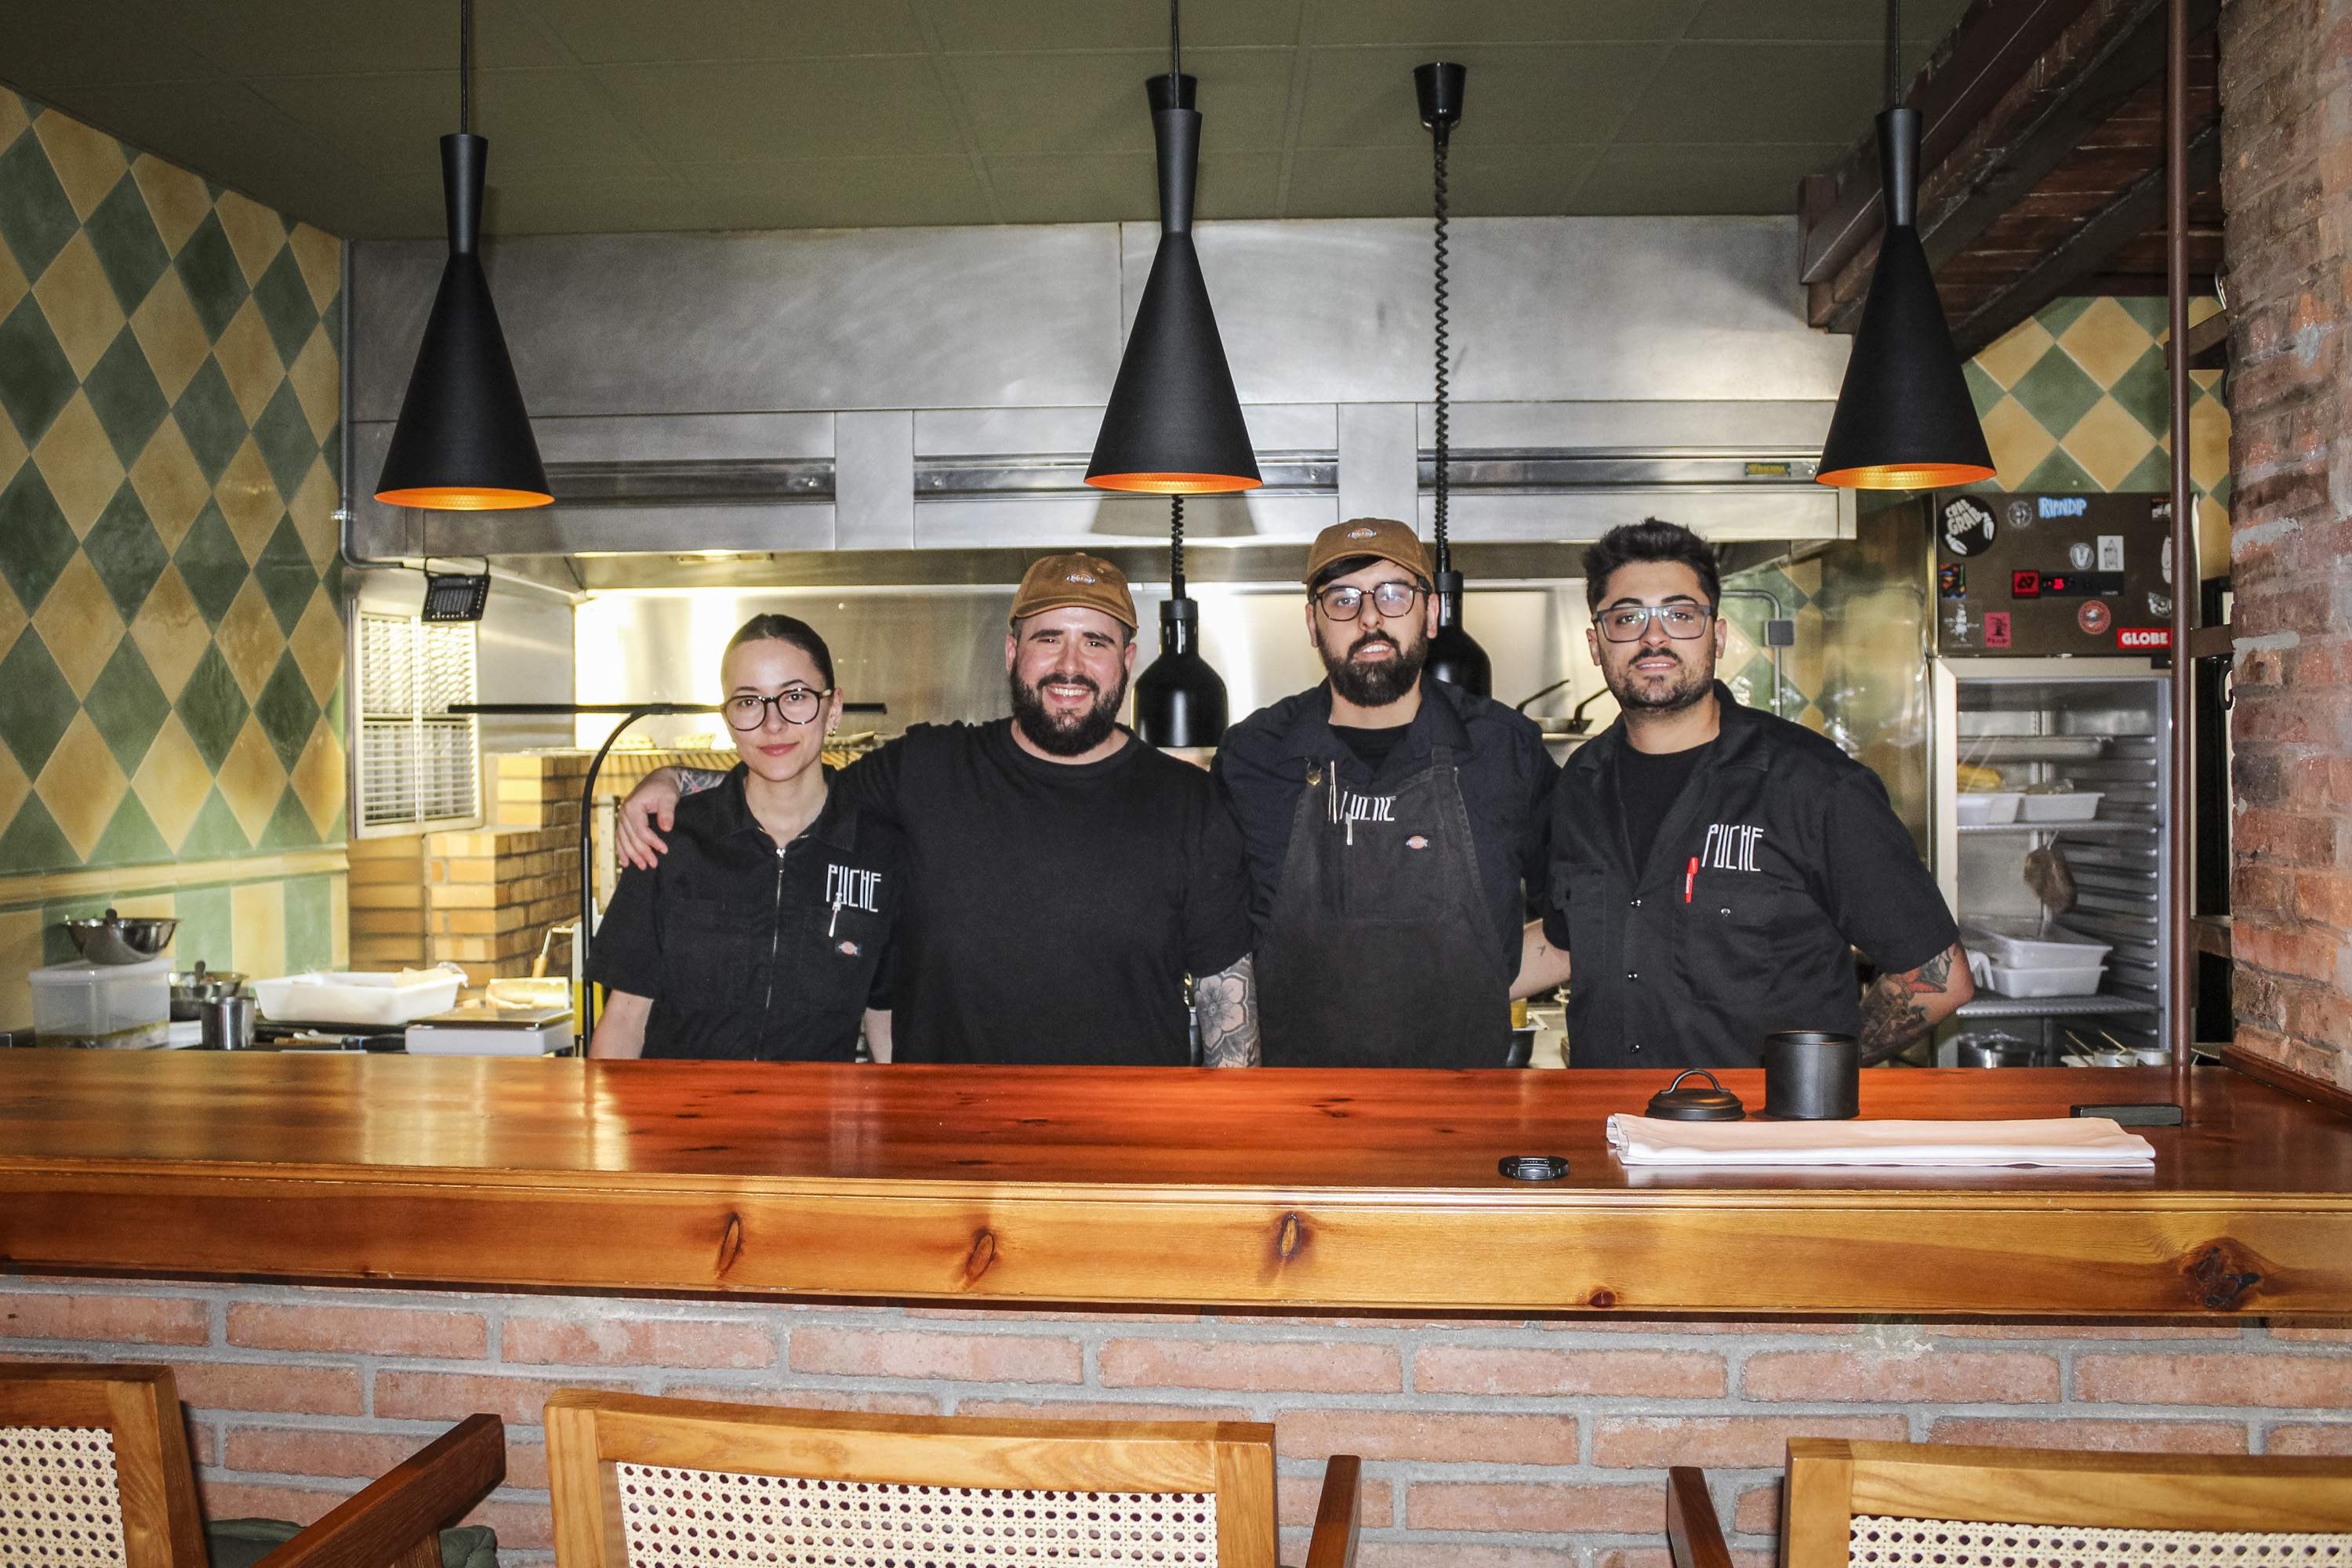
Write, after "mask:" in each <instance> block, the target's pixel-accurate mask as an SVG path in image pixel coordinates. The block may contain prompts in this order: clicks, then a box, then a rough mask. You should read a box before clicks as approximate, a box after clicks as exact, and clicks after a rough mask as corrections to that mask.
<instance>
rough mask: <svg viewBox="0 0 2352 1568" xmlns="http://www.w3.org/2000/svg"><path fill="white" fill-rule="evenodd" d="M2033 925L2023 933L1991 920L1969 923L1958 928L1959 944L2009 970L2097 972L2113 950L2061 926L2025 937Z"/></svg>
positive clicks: (2028, 924) (2104, 944)
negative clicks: (2002, 926)
mask: <svg viewBox="0 0 2352 1568" xmlns="http://www.w3.org/2000/svg"><path fill="white" fill-rule="evenodd" d="M2031 930H2032V922H2031V921H2028V922H2027V925H2026V928H2025V930H2024V931H2008V930H2003V929H2002V928H2001V927H2000V926H1997V925H1994V924H1992V923H1991V922H1990V921H1982V922H1976V923H1971V924H1969V925H1965V926H1962V927H1961V928H1960V942H1961V945H1962V946H1964V947H1966V948H1967V949H1968V950H1969V952H1971V953H1982V954H1983V955H1984V956H1985V957H1987V958H1990V959H1991V960H1992V961H1993V962H1994V963H2003V964H2007V965H2008V966H2010V967H2011V968H2012V969H2086V968H2087V969H2097V968H2099V967H2100V966H2101V965H2102V964H2104V963H2105V961H2106V956H2107V954H2108V953H2109V952H2111V951H2113V950H2112V948H2111V947H2110V945H2109V944H2108V943H2106V942H2093V941H2092V940H2091V939H2090V938H2089V937H2086V936H2079V935H2077V934H2076V933H2074V931H2068V930H2067V929H2066V928H2065V927H2063V926H2053V927H2051V928H2050V929H2049V930H2048V931H2045V932H2043V933H2042V934H2041V935H2039V936H2035V935H2031V934H2028V932H2030V931H2031Z"/></svg>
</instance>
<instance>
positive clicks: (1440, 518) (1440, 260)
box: [1432, 121, 1454, 572]
mask: <svg viewBox="0 0 2352 1568" xmlns="http://www.w3.org/2000/svg"><path fill="white" fill-rule="evenodd" d="M1432 129H1433V132H1434V134H1435V137H1436V144H1437V162H1436V171H1437V173H1436V208H1437V221H1436V224H1435V229H1436V246H1435V254H1434V264H1433V269H1434V274H1435V279H1434V282H1435V288H1434V294H1435V300H1434V312H1433V317H1434V320H1435V322H1436V328H1437V331H1436V342H1437V385H1436V393H1437V395H1436V400H1435V404H1436V426H1437V476H1436V483H1435V485H1434V486H1433V489H1434V490H1435V493H1436V502H1437V569H1438V570H1439V571H1440V572H1450V571H1452V570H1453V569H1454V559H1453V551H1452V550H1451V548H1450V547H1449V546H1448V545H1447V543H1446V540H1445V501H1446V473H1445V468H1446V463H1445V459H1446V455H1447V451H1448V448H1449V447H1450V446H1451V444H1452V443H1451V442H1450V441H1449V439H1448V436H1449V434H1450V433H1449V431H1448V429H1447V406H1446V405H1447V402H1448V399H1449V396H1450V382H1451V376H1450V374H1448V371H1447V367H1446V358H1447V352H1446V351H1447V336H1446V290H1445V267H1446V253H1445V206H1446V195H1445V143H1446V140H1447V136H1446V126H1445V125H1444V122H1443V121H1440V122H1439V123H1438V124H1437V125H1436V126H1434V127H1433V128H1432Z"/></svg>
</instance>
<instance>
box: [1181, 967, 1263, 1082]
mask: <svg viewBox="0 0 2352 1568" xmlns="http://www.w3.org/2000/svg"><path fill="white" fill-rule="evenodd" d="M1192 1012H1193V1015H1194V1016H1195V1017H1197V1018H1198V1019H1199V1020H1200V1025H1201V1065H1202V1066H1203V1067H1213V1068H1254V1067H1255V1066H1257V1065H1258V1046H1257V970H1256V964H1255V961H1254V960H1252V959H1251V958H1249V957H1248V956H1246V955H1244V957H1243V958H1242V959H1241V961H1240V962H1239V963H1235V964H1234V965H1233V967H1231V968H1229V969H1223V970H1220V971H1218V972H1217V973H1214V974H1210V975H1204V976H1203V977H1202V978H1201V979H1200V980H1198V981H1195V982H1194V983H1193V985H1192Z"/></svg>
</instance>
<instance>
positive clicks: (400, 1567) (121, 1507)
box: [0, 1363, 507, 1568]
mask: <svg viewBox="0 0 2352 1568" xmlns="http://www.w3.org/2000/svg"><path fill="white" fill-rule="evenodd" d="M506 1463H507V1460H506V1428H505V1426H504V1424H503V1423H501V1422H500V1421H499V1418H498V1417H497V1416H495V1415H472V1416H468V1417H467V1418H466V1419H465V1420H464V1421H461V1422H459V1423H458V1424H457V1426H455V1427H453V1428H451V1429H450V1430H449V1431H448V1432H447V1433H446V1434H444V1435H443V1436H440V1437H438V1438H436V1439H435V1440H434V1441H433V1442H432V1443H430V1444H427V1445H426V1446H425V1447H424V1448H423V1449H422V1450H420V1451H419V1452H417V1453H416V1454H415V1455H413V1456H412V1457H410V1458H407V1459H406V1460H404V1461H403V1462H402V1463H401V1464H400V1465H399V1466H398V1467H396V1468H394V1470H393V1471H392V1472H391V1473H390V1474H388V1475H386V1476H384V1477H383V1479H380V1480H378V1481H375V1482H374V1483H373V1484H372V1485H370V1486H369V1487H367V1488H366V1489H364V1490H362V1491H361V1492H360V1493H359V1494H358V1495H356V1496H354V1497H352V1498H349V1499H346V1500H344V1501H343V1502H341V1504H339V1505H338V1506H337V1507H336V1508H335V1509H334V1510H332V1511H331V1512H330V1513H329V1514H328V1515H327V1516H326V1517H325V1518H324V1519H321V1520H320V1521H318V1522H317V1523H315V1524H312V1525H311V1526H310V1527H309V1528H308V1529H306V1530H304V1531H301V1532H300V1533H299V1534H298V1535H296V1536H295V1537H294V1538H293V1539H292V1540H290V1541H288V1542H285V1543H284V1544H282V1545H280V1546H278V1548H277V1549H276V1550H275V1551H273V1552H270V1553H269V1555H268V1558H267V1559H265V1560H264V1563H263V1568H441V1552H440V1547H439V1543H438V1533H439V1531H440V1529H441V1527H442V1526H443V1525H446V1524H450V1523H453V1522H455V1521H457V1518H458V1517H459V1516H461V1515H462V1514H464V1513H465V1512H466V1511H467V1510H469V1509H471V1508H472V1507H473V1506H474V1505H475V1504H476V1503H477V1502H479V1501H480V1500H482V1499H483V1498H484V1497H486V1496H488V1494H489V1492H490V1490H491V1489H493V1488H495V1487H496V1486H497V1485H498V1484H499V1481H500V1480H502V1479H505V1476H506ZM209 1561H210V1554H209V1552H208V1551H207V1549H206V1546H205V1522H204V1516H203V1513H202V1511H201V1510H200V1509H199V1507H198V1504H197V1501H196V1476H195V1470H194V1468H193V1467H191V1465H190V1464H189V1462H188V1436H187V1428H186V1427H185V1426H184V1425H182V1423H181V1419H180V1394H179V1390H178V1388H177V1386H176V1385H175V1384H173V1378H172V1372H171V1369H170V1368H169V1367H162V1366H98V1365H24V1364H18V1363H0V1568H206V1565H207V1563H208V1562H209Z"/></svg>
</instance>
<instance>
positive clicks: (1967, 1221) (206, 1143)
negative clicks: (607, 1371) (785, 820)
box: [0, 1051, 2352, 1316]
mask: <svg viewBox="0 0 2352 1568" xmlns="http://www.w3.org/2000/svg"><path fill="white" fill-rule="evenodd" d="M1666 1076H1667V1075H1665V1074H1663V1073H1652V1072H1645V1073H1635V1072H1575V1071H1570V1072H1528V1071H1522V1072H1503V1071H1496V1072H1476V1073H1454V1072H1306V1071H1298V1072H1292V1071H1263V1072H1172V1071H1150V1070H1134V1069H1127V1070H1121V1069H1087V1068H1063V1069H1045V1068H918V1067H890V1068H850V1067H824V1066H792V1067H776V1066H760V1065H748V1064H733V1063H718V1062H707V1063H705V1062H698V1063H683V1062H588V1061H580V1060H572V1059H552V1060H537V1059H532V1060H498V1059H468V1058H409V1057H401V1056H361V1055H320V1056H303V1055H286V1054H268V1055H261V1054H255V1055H244V1054H219V1053H204V1052H173V1053H163V1052H153V1053H144V1052H142V1053H131V1052H103V1051H13V1052H0V1265H5V1267H7V1268H13V1269H16V1270H35V1269H47V1270H66V1271H73V1270H108V1271H121V1272H129V1273H136V1274H146V1275H160V1276H165V1277H174V1278H177V1277H220V1276H237V1277H248V1278H268V1279H289V1280H306V1281H334V1280H346V1281H357V1280H364V1281H368V1282H371V1283H376V1284H389V1283H401V1282H408V1283H416V1284H436V1285H473V1286H490V1287H521V1288H552V1289H571V1290H579V1291H599V1290H678V1291H687V1292H693V1293H736V1292H741V1293H751V1294H761V1295H771V1296H773V1295H803V1296H815V1297H824V1298H831V1299H841V1298H851V1299H888V1300H898V1299H921V1298H953V1299H966V1300H999V1301H1005V1302H1030V1303H1038V1302H1059V1303H1076V1304H1095V1303H1100V1304H1115V1303H1160V1304H1171V1303H1172V1304H1183V1305H1204V1306H1213V1305H1244V1304H1246V1305H1255V1306H1301V1307H1309V1306H1312V1307H1341V1308H1349V1309H1356V1310H1448V1309H1462V1310H1496V1309H1507V1310H1530V1311H1550V1310H1569V1311H1618V1312H1675V1311H1700V1312H1717V1311H1720V1312H1738V1313H1781V1312H1865V1313H1876V1312H1886V1313H1927V1314H1942V1313H1949V1314H1996V1315H2009V1314H2024V1315H2036V1314H2069V1315H2071V1314H2081V1313H2090V1314H2101V1315H2107V1314H2180V1313H2188V1314H2197V1315H2204V1314H2245V1315H2258V1316H2291V1315H2309V1314H2325V1315H2339V1314H2345V1313H2347V1312H2352V1118H2347V1117H2346V1116H2344V1115H2342V1114H2341V1113H2340V1111H2339V1110H2336V1109H2333V1108H2330V1107H2327V1106H2325V1105H2321V1104H2315V1103H2313V1102H2311V1101H2310V1100H2305V1099H2303V1098H2298V1097H2296V1096H2294V1095H2291V1094H2288V1093H2285V1092H2282V1091H2281V1090H2280V1089H2276V1088H2273V1087H2269V1086H2267V1085H2265V1084H2263V1083H2261V1082H2258V1081H2256V1080H2255V1079H2252V1078H2249V1077H2246V1076H2244V1075H2242V1074H2241V1073H2239V1072H2235V1071H2230V1070H2224V1069H2221V1068H2204V1069H2200V1071H2199V1072H2198V1074H2197V1075H2196V1078H2197V1103H2196V1111H2195V1118H2194V1121H2193V1124H2192V1125H2190V1126H2189V1127H2186V1128H2148V1129H2143V1130H2141V1131H2143V1133H2144V1135H2145V1136H2147V1138H2148V1140H2149V1142H2152V1143H2153V1144H2154V1145H2155V1146H2156V1150H2157V1162H2156V1165H2155V1168H2154V1170H2153V1171H2145V1172H2120V1173H2119V1172H2066V1171H2054V1170H2005V1171H2000V1172H1984V1173H1975V1172H1951V1171H1918V1170H1913V1171H1900V1170H1866V1169H1837V1170H1818V1171H1810V1172H1793V1171H1786V1170H1781V1171H1757V1172H1747V1173H1734V1172H1724V1171H1709V1172H1681V1171H1676V1172H1658V1171H1654V1170H1628V1169H1627V1168H1625V1167H1624V1166H1622V1165H1620V1164H1619V1163H1617V1162H1616V1161H1615V1160H1613V1159H1612V1157H1611V1156H1610V1155H1609V1153H1608V1152H1607V1149H1606V1146H1605V1142H1604V1136H1603V1119H1604V1118H1605V1117H1606V1116H1607V1115H1608V1114H1609V1113H1610V1112H1612V1111H1616V1110H1640V1108H1641V1107H1642V1105H1643V1101H1644V1100H1646V1099H1647V1098H1648V1096H1649V1094H1650V1093H1651V1091H1652V1090H1654V1089H1657V1088H1659V1087H1661V1086H1662V1085H1663V1083H1664V1079H1665V1078H1666ZM1723 1077H1724V1079H1725V1080H1726V1082H1727V1086H1728V1087H1730V1088H1731V1089H1734V1090H1735V1091H1736V1092H1738V1094H1739V1095H1740V1096H1741V1097H1742V1098H1743V1099H1744V1100H1747V1101H1748V1103H1749V1104H1751V1105H1755V1104H1759V1103H1761V1100H1762V1098H1763V1085H1762V1082H1761V1075H1760V1074H1758V1073H1752V1072H1751V1073H1738V1072H1734V1073H1727V1074H1724V1075H1723ZM1863 1082H1864V1089H1863V1111H1864V1115H1865V1116H1868V1117H1878V1118H1887V1117H1937V1116H1957V1117H1974V1118H1994V1119H1998V1118H2012V1117H2031V1116H2063V1115H2064V1114H2065V1113H2066V1108H2067V1107H2068V1106H2069V1105H2070V1104H2072V1103H2074V1102H2077V1101H2089V1100H2098V1101H2112V1100H2160V1099H2162V1098H2163V1097H2164V1094H2165V1092H2166V1089H2167V1088H2168V1080H2167V1077H2166V1075H2165V1074H2164V1073H2163V1072H2162V1071H2160V1070H2157V1069H2079V1070H2070V1069H2049V1070H2033V1069H2003V1070H1996V1071H1966V1072H1931V1071H1873V1072H1869V1073H1865V1074H1864V1078H1863ZM1530 1153H1540V1154H1557V1155H1561V1156H1565V1157H1566V1158H1567V1160H1568V1161H1569V1163H1570V1174H1569V1176H1568V1177H1567V1178H1566V1179H1565V1180H1562V1181H1559V1182H1554V1183H1546V1184H1527V1183H1520V1182H1513V1181H1509V1180H1507V1179H1506V1178H1504V1177H1503V1176H1502V1175H1501V1174H1500V1173H1498V1171H1497V1170H1496V1162H1497V1161H1498V1160H1500V1159H1501V1158H1502V1157H1503V1156H1505V1155H1508V1154H1530Z"/></svg>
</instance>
